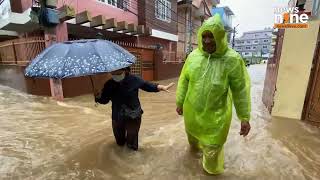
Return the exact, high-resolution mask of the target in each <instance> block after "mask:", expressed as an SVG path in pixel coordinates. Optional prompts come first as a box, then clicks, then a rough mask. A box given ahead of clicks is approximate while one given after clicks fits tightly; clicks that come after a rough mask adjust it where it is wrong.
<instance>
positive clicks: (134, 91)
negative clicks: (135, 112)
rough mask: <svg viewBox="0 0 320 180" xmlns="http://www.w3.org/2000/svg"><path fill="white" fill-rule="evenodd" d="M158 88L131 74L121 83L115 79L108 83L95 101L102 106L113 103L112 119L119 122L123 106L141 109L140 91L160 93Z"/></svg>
mask: <svg viewBox="0 0 320 180" xmlns="http://www.w3.org/2000/svg"><path fill="white" fill-rule="evenodd" d="M157 86H158V85H157V84H154V83H150V82H147V81H144V80H143V79H141V78H140V77H137V76H135V75H130V74H129V75H126V77H125V78H124V79H123V80H122V81H121V82H116V81H114V80H113V79H111V80H109V81H107V82H106V83H105V85H104V88H103V89H102V92H101V96H100V97H96V98H95V101H96V102H97V103H100V104H107V103H109V101H112V119H113V120H118V119H120V118H121V117H120V110H121V107H122V105H126V106H128V107H130V108H132V109H138V108H140V109H141V104H140V100H139V89H142V90H144V91H147V92H159V90H158V87H157ZM141 110H142V109H141ZM141 113H143V112H141Z"/></svg>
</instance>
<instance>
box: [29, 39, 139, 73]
mask: <svg viewBox="0 0 320 180" xmlns="http://www.w3.org/2000/svg"><path fill="white" fill-rule="evenodd" d="M135 61H136V57H135V56H134V55H132V54H131V53H129V52H128V51H127V50H125V49H123V48H122V47H120V46H118V45H117V44H114V43H112V42H110V41H106V40H97V39H89V40H77V41H67V42H63V43H57V44H54V45H52V46H50V47H49V48H47V49H45V50H44V51H43V52H42V53H41V54H39V55H38V56H37V57H36V58H35V59H34V60H33V61H32V62H31V64H30V65H29V66H28V67H27V68H26V72H25V75H26V76H28V77H42V78H55V79H63V78H68V77H79V76H87V75H93V74H97V73H105V72H112V71H115V70H119V69H122V68H125V67H129V66H131V65H132V64H134V63H135Z"/></svg>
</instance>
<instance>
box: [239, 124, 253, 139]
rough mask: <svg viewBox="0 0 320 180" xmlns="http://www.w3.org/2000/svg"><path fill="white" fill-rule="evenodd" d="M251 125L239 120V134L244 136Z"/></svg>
mask: <svg viewBox="0 0 320 180" xmlns="http://www.w3.org/2000/svg"><path fill="white" fill-rule="evenodd" d="M250 129H251V126H250V123H249V122H246V121H243V122H241V129H240V136H243V137H246V136H247V135H248V134H249V132H250Z"/></svg>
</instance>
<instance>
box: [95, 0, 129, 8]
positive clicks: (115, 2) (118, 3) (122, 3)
mask: <svg viewBox="0 0 320 180" xmlns="http://www.w3.org/2000/svg"><path fill="white" fill-rule="evenodd" d="M98 1H100V2H103V3H106V4H109V5H111V6H115V7H117V8H120V9H127V8H128V5H129V4H130V0H98Z"/></svg>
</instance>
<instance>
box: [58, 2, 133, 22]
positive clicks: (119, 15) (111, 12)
mask: <svg viewBox="0 0 320 180" xmlns="http://www.w3.org/2000/svg"><path fill="white" fill-rule="evenodd" d="M135 1H136V0H134V2H135ZM64 4H67V5H71V6H73V7H74V8H75V10H76V13H80V12H82V11H85V10H88V11H89V12H91V15H92V17H94V16H97V15H104V16H105V17H106V19H109V18H116V19H117V21H118V22H119V21H124V20H125V21H127V22H128V23H135V24H138V17H137V16H136V15H134V13H135V14H137V12H138V11H137V5H136V3H131V6H130V7H129V10H130V11H131V12H132V13H130V12H129V11H124V10H122V9H119V8H116V7H114V6H111V5H108V4H106V3H102V2H99V1H97V0H58V7H61V6H63V5H64Z"/></svg>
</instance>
